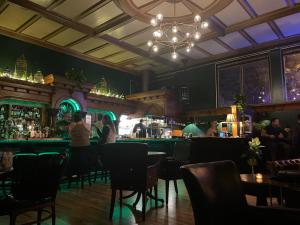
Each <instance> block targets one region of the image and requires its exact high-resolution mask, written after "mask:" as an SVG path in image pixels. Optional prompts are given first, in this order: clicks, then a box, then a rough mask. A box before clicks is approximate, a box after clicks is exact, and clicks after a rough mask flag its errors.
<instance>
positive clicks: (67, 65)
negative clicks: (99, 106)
mask: <svg viewBox="0 0 300 225" xmlns="http://www.w3.org/2000/svg"><path fill="white" fill-rule="evenodd" d="M22 54H24V55H25V57H26V59H27V64H28V72H32V73H35V72H36V71H37V70H41V71H42V73H43V74H44V75H47V74H50V73H52V74H54V75H59V76H64V74H65V72H66V71H70V69H71V68H75V69H76V70H78V71H80V70H83V71H84V73H85V74H86V76H87V78H88V81H89V82H91V83H96V82H98V81H99V79H100V78H101V77H102V76H105V78H106V79H107V81H108V85H109V87H110V88H112V89H116V90H118V92H122V93H124V94H128V93H129V86H130V80H132V82H131V83H132V86H133V92H136V91H139V90H140V89H139V88H140V86H141V85H140V79H139V78H138V77H137V76H135V75H131V74H129V73H125V72H122V71H119V70H114V69H111V68H108V67H105V66H101V65H98V64H95V63H91V62H88V61H84V60H81V59H78V58H76V57H72V56H69V55H65V54H62V53H59V52H55V51H52V50H49V49H46V48H42V47H39V46H35V45H32V44H28V43H25V42H22V41H19V40H16V39H12V38H9V37H5V36H1V35H0V68H6V67H8V68H9V69H10V70H13V69H14V66H15V62H16V59H17V58H18V57H20V56H21V55H22Z"/></svg>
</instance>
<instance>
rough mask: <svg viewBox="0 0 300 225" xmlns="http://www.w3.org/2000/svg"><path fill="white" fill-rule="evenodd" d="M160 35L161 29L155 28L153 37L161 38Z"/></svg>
mask: <svg viewBox="0 0 300 225" xmlns="http://www.w3.org/2000/svg"><path fill="white" fill-rule="evenodd" d="M162 35H163V33H162V31H161V30H156V31H154V32H153V37H155V38H161V37H162Z"/></svg>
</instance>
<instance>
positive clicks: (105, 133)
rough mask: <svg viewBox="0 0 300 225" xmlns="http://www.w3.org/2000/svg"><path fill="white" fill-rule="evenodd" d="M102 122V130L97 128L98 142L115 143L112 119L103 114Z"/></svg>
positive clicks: (114, 129) (115, 131)
mask: <svg viewBox="0 0 300 225" xmlns="http://www.w3.org/2000/svg"><path fill="white" fill-rule="evenodd" d="M102 124H103V128H102V131H100V129H98V135H99V137H100V139H99V144H108V143H115V142H116V136H117V130H116V127H115V125H114V123H113V121H112V120H111V118H110V117H109V116H108V115H104V116H103V118H102Z"/></svg>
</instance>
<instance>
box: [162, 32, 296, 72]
mask: <svg viewBox="0 0 300 225" xmlns="http://www.w3.org/2000/svg"><path fill="white" fill-rule="evenodd" d="M299 41H300V35H296V36H292V37H289V38H285V39H279V40H276V41H271V42H267V43H264V44H260V45H257V46H255V47H253V46H251V47H248V48H243V49H240V50H239V51H238V52H234V53H232V52H229V53H225V54H220V55H216V56H212V57H209V58H208V59H203V60H199V61H194V62H193V64H191V65H190V67H188V68H185V70H190V69H193V68H197V65H203V64H211V63H216V64H219V63H224V62H226V61H235V60H240V59H242V58H247V57H249V54H248V53H249V51H251V52H252V54H250V55H257V54H259V55H261V54H264V52H270V51H271V50H272V49H274V48H278V47H280V46H284V45H287V43H289V42H290V43H291V44H292V43H295V42H299ZM259 51H261V52H259ZM262 51H264V52H262ZM176 72H178V70H176V69H175V70H173V71H169V72H167V73H161V74H158V75H159V76H165V75H167V74H170V73H176Z"/></svg>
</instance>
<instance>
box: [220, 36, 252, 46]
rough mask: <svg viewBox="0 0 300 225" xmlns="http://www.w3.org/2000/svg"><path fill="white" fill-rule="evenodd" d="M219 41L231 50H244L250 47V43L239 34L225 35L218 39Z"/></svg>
mask: <svg viewBox="0 0 300 225" xmlns="http://www.w3.org/2000/svg"><path fill="white" fill-rule="evenodd" d="M219 39H220V40H221V41H223V42H225V43H226V44H227V45H229V46H230V47H231V48H233V49H239V48H245V47H249V46H251V43H250V42H249V41H248V40H247V39H246V38H244V37H243V35H241V34H240V33H239V32H233V33H230V34H226V35H225V36H223V37H219Z"/></svg>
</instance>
